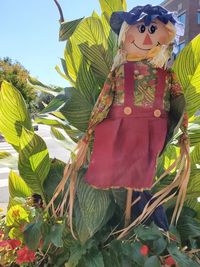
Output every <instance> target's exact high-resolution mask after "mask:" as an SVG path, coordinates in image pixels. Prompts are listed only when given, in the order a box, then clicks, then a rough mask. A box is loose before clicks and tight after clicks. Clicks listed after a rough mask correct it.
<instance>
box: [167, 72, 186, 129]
mask: <svg viewBox="0 0 200 267" xmlns="http://www.w3.org/2000/svg"><path fill="white" fill-rule="evenodd" d="M170 73H171V90H170V94H171V97H172V98H177V97H179V96H181V95H182V96H183V97H184V92H183V88H182V86H181V84H180V82H179V81H178V78H177V75H176V73H175V72H174V71H173V70H170ZM187 128H188V114H187V112H186V111H185V112H184V114H183V120H182V124H181V126H180V129H181V130H182V132H183V133H186V134H187Z"/></svg>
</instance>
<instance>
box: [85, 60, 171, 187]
mask: <svg viewBox="0 0 200 267" xmlns="http://www.w3.org/2000/svg"><path fill="white" fill-rule="evenodd" d="M134 64H135V63H134V62H127V63H126V64H125V66H124V75H125V77H124V79H125V99H124V105H123V106H117V105H112V106H111V109H110V111H109V114H108V116H107V118H106V119H104V120H103V121H102V122H101V123H99V124H98V125H97V126H96V128H95V138H94V147H93V152H92V155H91V161H90V164H89V167H88V170H87V172H86V175H85V181H86V182H87V183H88V184H90V185H91V186H94V187H97V188H101V189H106V188H119V187H125V188H132V189H134V190H136V191H138V190H143V189H150V188H151V186H152V182H153V178H154V176H155V171H156V160H157V157H158V155H159V154H160V152H161V151H162V149H163V146H164V143H165V138H166V133H167V113H166V112H165V111H164V109H163V97H164V91H165V77H166V71H165V70H163V69H157V71H158V72H157V79H158V80H157V87H156V92H155V101H154V105H153V108H144V107H138V106H135V105H134V99H133V98H134V90H133V88H134V74H133V73H134Z"/></svg>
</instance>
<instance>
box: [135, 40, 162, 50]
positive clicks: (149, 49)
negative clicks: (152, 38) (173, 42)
mask: <svg viewBox="0 0 200 267" xmlns="http://www.w3.org/2000/svg"><path fill="white" fill-rule="evenodd" d="M132 44H134V45H135V46H136V47H137V48H138V49H140V50H144V51H149V50H151V49H152V48H149V49H145V48H141V47H139V46H137V45H136V43H135V41H133V42H132ZM159 45H161V44H160V43H159V42H158V43H157V45H156V46H159Z"/></svg>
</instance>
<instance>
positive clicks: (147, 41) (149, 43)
mask: <svg viewBox="0 0 200 267" xmlns="http://www.w3.org/2000/svg"><path fill="white" fill-rule="evenodd" d="M152 44H153V43H152V41H151V38H150V36H149V35H148V33H147V35H146V37H145V38H144V42H143V45H152Z"/></svg>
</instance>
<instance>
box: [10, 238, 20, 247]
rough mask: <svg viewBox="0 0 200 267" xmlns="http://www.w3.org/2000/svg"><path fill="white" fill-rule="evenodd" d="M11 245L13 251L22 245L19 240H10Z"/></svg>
mask: <svg viewBox="0 0 200 267" xmlns="http://www.w3.org/2000/svg"><path fill="white" fill-rule="evenodd" d="M8 243H9V245H10V246H11V248H12V249H15V248H17V247H19V246H20V245H21V241H20V240H17V239H11V240H8Z"/></svg>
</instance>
